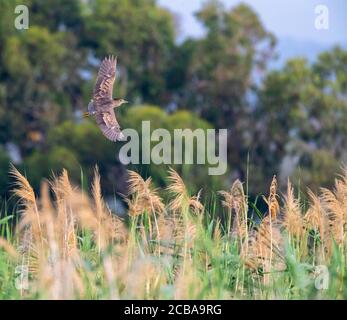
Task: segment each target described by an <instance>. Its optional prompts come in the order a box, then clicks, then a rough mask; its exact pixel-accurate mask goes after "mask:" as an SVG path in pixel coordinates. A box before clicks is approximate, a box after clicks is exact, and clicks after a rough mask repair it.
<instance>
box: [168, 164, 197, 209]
mask: <svg viewBox="0 0 347 320" xmlns="http://www.w3.org/2000/svg"><path fill="white" fill-rule="evenodd" d="M168 180H169V182H170V185H169V186H168V187H167V190H168V192H169V193H171V194H172V195H173V196H174V198H173V199H172V200H171V202H170V203H169V208H170V210H171V211H172V212H173V213H174V214H176V213H179V212H187V211H188V210H189V209H190V210H191V211H192V212H193V213H195V214H199V213H202V212H203V210H204V206H203V205H202V203H201V202H200V193H201V190H200V191H199V193H198V194H197V196H193V197H190V195H189V193H188V190H187V188H186V185H185V184H184V182H183V180H182V178H181V177H180V176H179V174H178V173H177V172H176V171H175V170H174V169H172V168H170V169H169V176H168Z"/></svg>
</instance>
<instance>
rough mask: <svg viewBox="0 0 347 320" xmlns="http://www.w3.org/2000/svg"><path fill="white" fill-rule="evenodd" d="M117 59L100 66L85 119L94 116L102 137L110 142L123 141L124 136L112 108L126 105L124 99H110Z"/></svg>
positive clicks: (107, 60) (109, 60) (104, 62)
mask: <svg viewBox="0 0 347 320" xmlns="http://www.w3.org/2000/svg"><path fill="white" fill-rule="evenodd" d="M116 67H117V57H113V56H109V57H107V58H105V59H104V60H103V61H102V63H101V66H100V69H99V73H98V76H97V79H96V83H95V87H94V91H93V98H92V99H91V100H90V102H89V104H88V112H86V113H85V114H84V116H85V117H88V116H95V118H96V123H97V125H98V126H99V128H100V129H101V131H102V133H103V135H104V136H105V137H106V138H107V139H109V140H111V141H117V140H118V141H124V140H125V136H124V134H123V133H122V131H121V129H120V126H119V124H118V121H117V118H116V115H115V113H114V108H117V107H119V106H121V105H122V104H123V103H128V101H126V100H124V99H114V98H112V92H113V84H114V82H115V80H116Z"/></svg>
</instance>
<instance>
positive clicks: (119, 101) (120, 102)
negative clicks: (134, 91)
mask: <svg viewBox="0 0 347 320" xmlns="http://www.w3.org/2000/svg"><path fill="white" fill-rule="evenodd" d="M113 102H114V105H115V107H119V106H121V105H122V104H124V103H128V101H127V100H124V99H113Z"/></svg>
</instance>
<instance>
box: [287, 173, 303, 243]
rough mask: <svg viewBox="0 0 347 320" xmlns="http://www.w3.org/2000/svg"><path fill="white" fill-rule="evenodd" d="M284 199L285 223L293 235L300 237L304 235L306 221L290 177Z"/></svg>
mask: <svg viewBox="0 0 347 320" xmlns="http://www.w3.org/2000/svg"><path fill="white" fill-rule="evenodd" d="M284 200H285V201H284V217H283V225H284V227H285V228H286V229H287V231H288V233H289V234H290V235H291V236H293V237H296V238H298V239H299V238H301V237H302V236H303V235H304V222H303V217H302V213H301V208H300V204H299V201H298V199H296V198H295V197H294V188H293V186H292V184H291V182H290V180H289V179H288V183H287V194H286V196H285V197H284Z"/></svg>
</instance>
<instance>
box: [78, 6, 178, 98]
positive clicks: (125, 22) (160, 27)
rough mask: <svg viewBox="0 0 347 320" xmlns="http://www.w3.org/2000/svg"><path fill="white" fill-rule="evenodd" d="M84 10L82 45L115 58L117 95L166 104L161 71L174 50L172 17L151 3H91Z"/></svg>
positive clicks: (165, 68) (98, 54) (164, 81)
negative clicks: (83, 42) (84, 26)
mask: <svg viewBox="0 0 347 320" xmlns="http://www.w3.org/2000/svg"><path fill="white" fill-rule="evenodd" d="M88 5H89V7H88V9H89V10H88V11H87V10H86V16H85V19H86V30H85V33H84V41H85V45H86V46H90V47H92V48H93V49H94V50H95V55H96V56H97V57H98V58H102V57H103V56H105V55H108V54H115V55H118V56H119V67H118V68H119V69H118V70H119V73H120V75H121V77H120V78H121V79H120V88H119V92H120V93H119V95H120V96H126V97H127V98H128V99H129V100H130V101H133V102H136V101H147V102H156V103H162V102H165V101H166V102H167V97H166V87H167V84H166V79H165V72H166V70H167V64H168V62H169V61H170V59H171V52H172V50H173V48H174V40H175V30H174V21H173V17H172V15H171V14H170V13H169V12H168V11H166V10H165V9H163V8H160V7H158V6H157V4H156V1H155V0H117V1H113V0H95V1H92V2H89V3H88Z"/></svg>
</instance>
